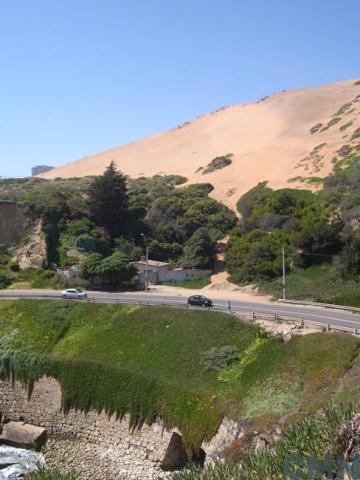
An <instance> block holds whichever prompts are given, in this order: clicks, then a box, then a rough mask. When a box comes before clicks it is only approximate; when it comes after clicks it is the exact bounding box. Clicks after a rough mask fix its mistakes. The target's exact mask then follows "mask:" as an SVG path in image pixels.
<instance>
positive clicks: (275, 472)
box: [175, 404, 359, 480]
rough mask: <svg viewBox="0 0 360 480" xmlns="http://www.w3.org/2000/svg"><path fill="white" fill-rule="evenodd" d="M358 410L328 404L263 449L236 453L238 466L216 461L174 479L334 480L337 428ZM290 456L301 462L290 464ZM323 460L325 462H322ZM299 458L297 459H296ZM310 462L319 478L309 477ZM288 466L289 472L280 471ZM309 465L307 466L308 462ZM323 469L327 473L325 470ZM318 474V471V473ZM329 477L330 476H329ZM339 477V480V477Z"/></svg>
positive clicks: (294, 423) (286, 429)
mask: <svg viewBox="0 0 360 480" xmlns="http://www.w3.org/2000/svg"><path fill="white" fill-rule="evenodd" d="M358 412H359V407H358V406H355V405H354V404H344V405H339V406H336V405H331V404H330V405H328V406H327V407H326V408H325V409H324V410H323V412H322V413H321V414H317V415H309V416H307V417H304V418H303V419H301V420H299V421H297V422H292V423H290V424H289V425H288V426H287V427H286V428H285V430H284V432H283V434H282V438H281V439H280V440H278V441H277V442H275V443H273V444H272V445H270V446H269V448H267V449H260V450H257V451H255V450H254V449H252V450H251V449H250V448H248V449H247V451H246V450H245V451H244V449H243V451H242V452H240V459H239V460H240V465H237V464H236V463H235V462H234V461H233V460H226V461H225V462H221V461H216V462H215V463H212V464H210V465H209V466H208V467H206V468H205V470H204V471H203V470H201V469H199V468H196V467H195V468H192V469H190V470H188V471H185V472H182V473H180V474H176V475H175V479H176V480H218V479H221V480H259V479H261V480H286V479H288V478H317V479H318V480H325V479H329V478H335V477H334V476H333V474H334V473H337V472H339V466H340V468H341V466H342V465H343V464H340V465H339V457H338V456H337V455H339V454H340V455H341V454H343V453H344V452H343V451H341V450H340V449H339V446H338V445H337V444H336V432H337V429H338V428H339V427H340V426H341V425H342V424H343V423H344V422H346V421H349V420H351V418H352V417H353V416H354V415H355V413H358ZM293 455H297V456H300V457H301V458H302V461H299V460H298V461H297V462H296V461H294V459H293V460H292V461H291V458H292V456H293ZM325 457H327V459H328V460H327V461H328V463H326V462H324V458H325ZM298 458H299V457H298ZM310 459H313V462H314V463H315V462H318V465H319V466H320V464H322V465H323V468H324V470H323V472H324V473H323V475H321V474H320V473H319V476H316V477H313V475H312V474H311V473H310V469H311V466H310V467H309V464H308V462H307V460H310ZM287 463H289V467H291V469H290V472H292V475H291V476H290V472H289V471H287V472H286V470H284V467H285V465H286V464H287ZM310 465H311V463H310ZM326 467H327V468H329V470H327V471H325V470H326ZM318 471H319V470H318ZM329 475H331V477H330V476H329ZM340 478H343V476H342V474H341V476H340Z"/></svg>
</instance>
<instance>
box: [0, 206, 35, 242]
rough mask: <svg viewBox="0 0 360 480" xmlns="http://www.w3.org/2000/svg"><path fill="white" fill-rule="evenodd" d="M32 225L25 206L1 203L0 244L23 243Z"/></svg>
mask: <svg viewBox="0 0 360 480" xmlns="http://www.w3.org/2000/svg"><path fill="white" fill-rule="evenodd" d="M30 224H31V222H30V219H29V218H28V216H27V215H26V210H25V208H24V207H23V206H21V205H18V204H16V203H8V202H0V243H5V245H12V244H16V243H19V242H21V241H22V240H23V239H24V237H25V236H26V233H27V229H28V227H29V226H30Z"/></svg>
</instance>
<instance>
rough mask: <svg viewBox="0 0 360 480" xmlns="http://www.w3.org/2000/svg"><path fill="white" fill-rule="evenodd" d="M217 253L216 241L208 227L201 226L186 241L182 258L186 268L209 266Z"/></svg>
mask: <svg viewBox="0 0 360 480" xmlns="http://www.w3.org/2000/svg"><path fill="white" fill-rule="evenodd" d="M214 254H215V242H214V241H213V240H212V238H211V237H210V235H209V232H208V230H207V229H206V228H199V229H198V230H197V231H196V232H195V233H194V234H193V235H192V237H191V238H190V239H189V240H188V241H187V242H186V244H185V247H184V255H183V258H182V260H181V263H182V265H183V267H186V268H209V267H211V265H212V262H213V257H214Z"/></svg>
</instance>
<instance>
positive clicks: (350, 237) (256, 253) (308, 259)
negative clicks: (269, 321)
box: [226, 131, 360, 304]
mask: <svg viewBox="0 0 360 480" xmlns="http://www.w3.org/2000/svg"><path fill="white" fill-rule="evenodd" d="M354 134H355V135H356V131H355V132H354ZM345 147H346V148H345ZM358 150H359V145H354V144H349V145H344V146H343V147H342V148H341V149H340V150H339V155H340V157H341V158H340V159H338V158H335V159H334V171H333V173H332V174H330V175H329V176H328V177H327V178H325V179H324V181H323V189H322V190H320V191H318V192H317V193H312V192H311V191H308V190H295V189H289V188H287V189H281V190H276V191H274V190H272V189H271V188H269V187H268V186H267V184H266V182H263V183H260V184H259V185H257V186H256V187H254V188H252V189H251V190H250V191H249V192H247V193H246V194H245V195H243V196H242V197H241V198H240V200H239V201H238V203H237V208H238V210H239V212H240V214H241V217H242V218H241V222H240V226H239V227H238V228H237V229H234V230H233V232H232V234H231V236H230V242H229V248H228V250H227V252H226V266H227V269H228V271H229V273H230V274H231V278H232V280H233V281H234V282H236V283H247V282H254V281H255V282H262V286H263V288H265V290H267V291H271V290H274V288H275V287H276V285H278V284H279V282H278V281H276V280H275V281H273V282H272V283H270V284H269V283H268V284H267V283H266V281H269V280H271V279H274V278H277V277H279V276H280V275H281V273H282V249H283V248H284V249H285V256H286V271H287V274H289V275H290V277H289V284H290V288H291V291H292V292H293V293H291V294H290V296H291V297H292V298H302V299H305V298H308V299H313V298H315V297H316V298H317V299H318V300H319V301H320V300H321V301H329V302H330V303H332V302H333V301H340V297H341V298H343V299H344V300H345V298H344V297H345V296H346V295H345V290H346V287H345V285H348V284H350V283H353V284H357V281H358V275H359V274H360V224H359V216H360V196H359V186H360V183H359V182H360V180H359V179H360V155H359V154H358V153H357V152H358ZM318 265H323V269H320V268H319V269H317V270H315V271H316V272H317V273H320V272H322V271H325V270H326V273H327V275H328V277H329V278H328V279H327V278H325V277H324V279H323V281H324V283H323V287H324V288H323V293H321V292H320V290H319V289H316V290H314V291H312V293H310V294H309V295H306V293H305V292H307V291H309V292H310V290H311V288H310V284H309V285H308V286H306V285H305V280H306V279H311V272H312V270H309V273H308V274H307V269H311V268H315V267H316V266H318ZM324 269H325V270H324ZM291 272H293V274H292V273H291ZM336 276H337V277H339V279H338V281H336V285H337V287H338V288H339V287H340V291H338V295H336V296H337V297H339V298H338V300H335V298H333V299H332V298H331V297H332V295H331V294H330V291H332V292H333V290H334V289H331V288H330V289H329V290H328V289H327V288H326V285H327V284H328V283H329V279H330V278H331V279H334V278H335V277H336ZM292 278H293V279H294V282H292V280H291V279H292ZM295 278H296V279H297V280H298V281H299V288H297V289H296V286H295ZM301 278H302V280H301ZM292 284H294V287H295V291H294V290H293V289H292ZM267 285H268V287H267ZM300 285H301V287H300ZM301 288H303V296H302V297H301V294H300V289H301ZM351 296H352V295H348V297H351ZM311 297H312V298H311ZM349 300H350V302H352V303H351V304H354V301H355V303H356V304H358V303H359V296H358V300H351V299H349Z"/></svg>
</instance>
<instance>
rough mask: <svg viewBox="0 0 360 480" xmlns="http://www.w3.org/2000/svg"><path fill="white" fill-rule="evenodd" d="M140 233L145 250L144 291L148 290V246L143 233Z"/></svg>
mask: <svg viewBox="0 0 360 480" xmlns="http://www.w3.org/2000/svg"><path fill="white" fill-rule="evenodd" d="M140 235H141V236H142V237H143V239H144V242H145V252H146V257H145V259H146V260H145V261H146V264H145V291H147V290H148V283H149V280H148V263H149V247H148V244H147V241H146V237H145V235H144V234H143V233H140Z"/></svg>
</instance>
